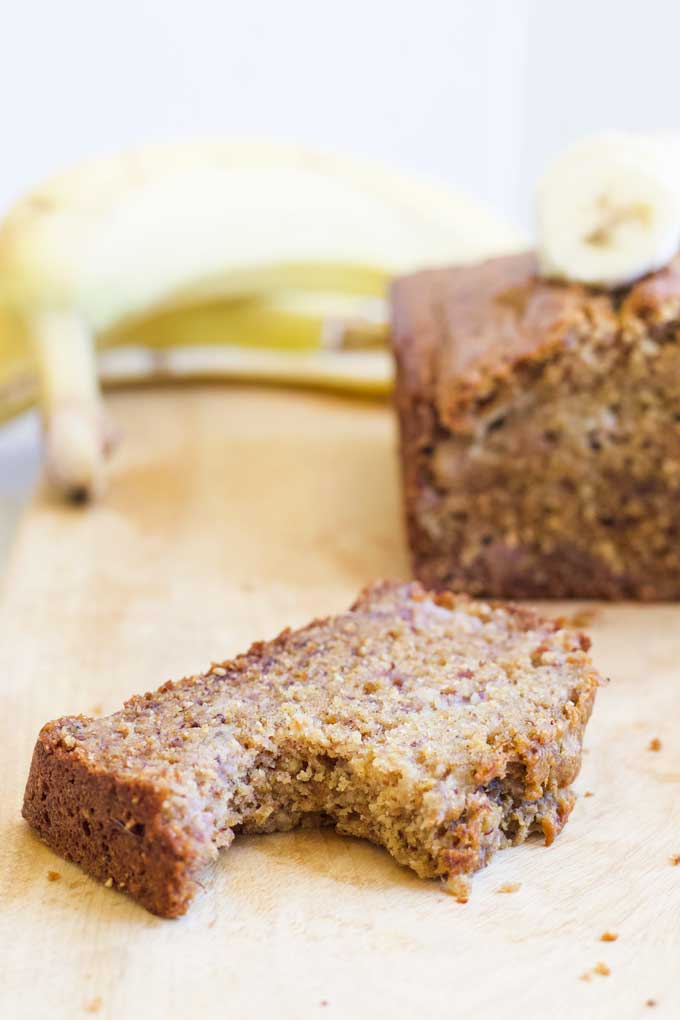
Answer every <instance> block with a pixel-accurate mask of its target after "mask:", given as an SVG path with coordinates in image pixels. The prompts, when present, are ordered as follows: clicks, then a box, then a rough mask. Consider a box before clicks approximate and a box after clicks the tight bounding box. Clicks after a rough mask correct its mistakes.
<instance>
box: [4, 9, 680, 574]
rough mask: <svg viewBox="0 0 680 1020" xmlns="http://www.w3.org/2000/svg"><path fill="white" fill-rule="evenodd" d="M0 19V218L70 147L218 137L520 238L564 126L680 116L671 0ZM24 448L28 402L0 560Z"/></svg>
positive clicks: (648, 122)
mask: <svg viewBox="0 0 680 1020" xmlns="http://www.w3.org/2000/svg"><path fill="white" fill-rule="evenodd" d="M0 15H2V16H1V17H0V139H1V141H0V214H1V213H2V211H3V210H4V209H5V208H7V206H8V205H9V204H10V203H11V201H12V200H13V199H14V198H15V197H16V196H17V195H19V194H20V193H21V192H22V191H24V190H25V189H26V188H27V187H29V186H30V185H31V184H33V183H35V182H37V181H39V180H40V179H41V178H43V177H45V176H49V175H50V174H52V173H53V172H54V171H55V170H57V169H60V168H61V167H63V166H65V165H67V164H68V163H71V162H74V161H76V160H78V159H80V158H81V157H83V156H88V155H92V154H94V153H100V152H107V151H113V150H116V149H119V148H122V147H125V146H129V145H134V144H137V143H140V142H144V141H148V140H159V141H160V140H170V139H189V138H192V137H201V136H203V137H205V136H224V137H227V138H231V137H241V138H259V139H268V138H277V139H285V140H293V141H298V142H303V143H307V144H308V145H318V146H321V147H323V148H326V149H335V150H339V151H347V152H349V153H353V154H355V155H365V156H370V157H373V158H379V159H383V160H385V161H387V162H389V163H392V164H395V165H396V166H399V167H401V168H402V169H405V170H412V171H416V172H420V173H423V174H426V175H428V176H430V177H434V178H438V179H440V180H442V181H444V182H446V183H448V184H449V185H450V186H451V187H453V188H457V189H459V190H460V191H463V192H467V193H469V194H471V195H474V196H476V197H477V198H481V199H484V200H486V201H487V202H488V203H489V204H490V205H492V206H494V207H495V208H496V209H497V211H498V212H499V213H500V214H504V215H505V216H506V217H507V218H509V219H511V220H514V221H515V222H516V223H518V224H519V225H520V226H521V227H523V228H524V229H525V230H526V232H527V233H529V234H530V232H531V224H532V195H533V189H534V184H535V181H536V178H537V176H538V175H539V174H540V172H541V168H542V167H543V166H544V165H545V162H546V160H547V158H549V156H550V155H551V154H553V153H554V152H556V151H558V150H559V149H560V148H561V147H563V146H564V145H565V144H566V143H567V142H568V141H570V140H571V139H573V138H575V137H578V135H580V134H582V133H583V132H585V131H589V130H597V129H602V128H610V127H618V128H626V127H628V128H671V129H672V128H674V127H675V128H678V129H680V113H679V112H678V107H679V101H678V81H677V80H678V77H679V76H680V75H679V72H678V65H679V64H680V57H679V56H678V52H679V50H680V42H679V40H680V2H676V0H236V2H234V0H222V2H220V0H193V2H186V0H13V2H12V0H0ZM37 460H38V426H37V422H36V420H35V418H34V417H33V416H31V417H29V418H25V419H23V420H22V421H20V422H16V423H11V424H10V425H8V426H5V427H4V428H2V429H0V561H1V559H2V555H1V554H2V550H3V546H4V545H5V544H6V541H7V536H8V534H9V531H8V524H7V522H8V521H9V519H11V518H13V517H14V515H15V513H16V510H17V509H18V507H19V506H20V504H21V502H22V501H23V498H24V494H25V493H26V492H27V491H28V488H29V485H30V482H31V480H32V478H33V477H34V474H35V471H36V467H37ZM3 523H4V525H5V526H4V527H3V526H2V525H3Z"/></svg>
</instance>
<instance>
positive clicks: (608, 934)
mask: <svg viewBox="0 0 680 1020" xmlns="http://www.w3.org/2000/svg"><path fill="white" fill-rule="evenodd" d="M618 937H619V936H618V935H617V934H616V932H613V931H603V932H602V934H601V935H600V942H616V940H617V939H618Z"/></svg>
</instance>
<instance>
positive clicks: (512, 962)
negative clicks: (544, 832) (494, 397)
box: [0, 388, 680, 1020]
mask: <svg viewBox="0 0 680 1020" xmlns="http://www.w3.org/2000/svg"><path fill="white" fill-rule="evenodd" d="M111 410H112V414H113V415H114V417H115V419H116V420H117V421H118V422H119V423H120V425H121V426H122V428H123V431H124V440H123V443H122V445H121V447H120V449H119V451H118V452H117V454H116V456H115V459H114V461H113V465H112V478H111V486H110V492H109V495H108V496H107V497H106V499H105V500H104V501H103V502H102V503H101V504H99V505H98V506H95V507H92V508H89V509H74V508H68V507H64V506H60V505H58V504H57V503H55V502H52V501H51V500H50V499H49V498H48V497H47V496H46V495H45V494H44V493H43V492H38V493H37V494H36V496H35V498H34V500H33V502H32V504H31V506H30V508H29V510H28V512H27V514H26V516H25V519H24V521H23V526H22V528H21V530H20V534H19V537H18V540H17V542H16V546H15V549H14V552H13V558H12V563H11V568H10V572H9V577H8V580H7V584H6V592H5V598H4V609H3V617H2V640H1V644H0V658H1V662H0V676H1V678H2V679H1V690H2V708H3V716H2V720H3V721H2V726H3V739H2V745H1V754H2V786H1V799H0V810H1V826H2V829H1V833H0V881H1V882H2V890H1V893H0V911H1V912H2V921H1V928H0V944H1V946H2V952H1V954H0V968H1V971H2V974H1V976H0V997H1V998H0V1014H1V1015H2V1016H3V1017H7V1018H12V1020H20V1018H24V1017H26V1018H31V1020H33V1018H36V1017H41V1016H47V1015H49V1016H50V1018H52V1020H60V1018H62V1017H64V1018H66V1017H68V1018H69V1020H76V1018H79V1017H84V1018H87V1017H98V1018H101V1020H105V1018H116V1020H118V1018H124V1020H136V1018H138V1017H139V1018H144V1020H154V1018H159V1020H161V1018H163V1020H172V1018H192V1017H218V1016H229V1017H237V1018H250V1017H282V1018H296V1020H297V1018H307V1017H322V1018H323V1017H342V1018H357V1020H362V1018H369V1017H370V1018H372V1020H378V1018H383V1017H384V1018H390V1020H394V1018H397V1017H399V1018H401V1017H404V1018H406V1017H424V1018H440V1017H441V1018H447V1020H449V1018H452V1017H474V1018H482V1020H484V1018H487V1017H488V1018H492V1017H493V1018H494V1020H496V1018H497V1017H498V1016H499V1015H502V1016H504V1017H508V1016H509V1017H515V1016H518V1017H519V1016H521V1017H523V1018H534V1017H536V1018H539V1017H550V1018H551V1020H553V1018H554V1020H559V1018H562V1017H564V1018H572V1017H574V1018H576V1017H578V1018H583V1017H585V1018H590V1017H596V1018H600V1017H602V1018H612V1020H613V1018H617V1020H619V1018H627V1017H647V1016H649V1017H664V1018H677V1017H679V1016H680V866H677V867H674V866H673V865H672V863H671V857H672V855H673V854H680V739H679V738H678V720H679V719H680V607H675V606H666V607H637V606H621V607H617V606H608V607H597V608H596V610H595V617H594V620H593V624H592V627H591V632H592V634H593V637H594V654H595V659H596V662H597V664H598V665H599V666H600V668H601V669H602V671H604V672H605V673H606V674H608V675H609V676H611V678H612V683H611V685H610V686H609V687H608V688H607V689H605V690H603V691H601V693H600V695H599V698H598V703H597V706H596V710H595V714H594V717H593V720H592V723H591V725H590V728H589V730H588V733H587V750H586V754H585V758H584V767H583V771H582V774H581V777H580V778H579V780H578V783H577V789H578V790H579V792H581V793H582V794H583V793H584V792H585V791H589V793H590V792H592V796H587V797H583V796H582V797H581V798H580V799H579V801H578V803H577V806H576V808H575V810H574V814H573V816H572V820H571V822H570V823H569V825H568V826H567V828H566V830H565V832H564V833H563V835H562V836H561V837H560V839H559V840H558V841H557V842H556V843H555V845H554V846H553V847H551V848H550V849H545V848H544V847H543V846H542V845H540V843H538V842H532V843H529V844H527V845H525V846H523V847H518V848H516V849H514V850H510V851H506V852H504V853H501V854H499V855H498V856H497V857H496V858H495V859H494V860H493V861H492V863H491V865H490V867H489V868H487V869H486V871H484V872H483V873H481V874H480V875H478V876H477V878H476V880H475V882H474V885H473V895H472V897H471V899H470V901H469V903H468V904H467V905H465V906H463V905H460V904H459V903H457V902H456V901H455V900H454V899H453V898H452V897H450V896H448V895H447V894H446V893H445V892H443V891H442V888H441V887H440V886H439V885H438V884H437V883H435V882H423V881H420V880H419V879H417V878H416V877H415V876H414V875H413V874H411V873H410V872H408V871H406V870H404V869H402V868H399V867H398V866H397V865H396V864H394V863H393V862H392V861H391V860H390V858H389V857H388V856H387V854H386V853H384V852H383V851H381V850H380V849H377V848H375V847H372V846H370V845H368V844H364V843H362V842H360V841H358V840H351V839H346V838H340V837H338V836H335V835H334V834H332V833H329V832H327V831H325V832H319V833H310V832H300V833H294V834H290V835H280V836H266V837H250V838H245V837H244V838H240V839H237V840H236V842H235V844H234V845H233V847H231V848H230V849H229V850H228V851H226V852H224V853H223V854H222V856H221V859H220V861H219V863H218V864H217V866H216V867H215V868H214V870H213V873H212V874H211V875H210V876H209V877H208V879H207V881H206V886H205V891H204V893H202V894H201V896H200V897H199V898H198V900H197V901H196V902H195V903H194V905H193V906H192V908H191V910H190V913H189V914H188V915H187V916H186V917H184V918H183V919H181V920H178V921H163V920H159V919H157V918H155V917H152V916H151V915H150V914H147V913H145V912H144V911H143V910H142V909H141V908H139V907H137V906H135V905H134V904H133V903H131V902H130V901H129V900H128V899H126V898H125V896H123V895H121V894H119V893H116V892H112V891H110V890H108V889H106V888H104V887H103V886H100V885H98V884H97V883H95V882H94V881H92V880H91V879H89V878H87V877H86V876H85V875H83V874H82V873H81V872H80V871H79V870H78V869H77V868H76V867H74V866H72V865H69V864H67V863H66V862H64V861H62V860H61V859H59V858H58V857H56V856H55V855H54V854H52V853H51V852H50V851H49V850H48V849H47V848H46V847H44V846H43V845H42V844H41V843H40V842H39V841H38V840H37V838H35V837H34V835H33V834H32V832H31V831H30V830H29V829H28V827H27V826H26V825H25V824H24V822H23V821H22V819H21V817H20V813H19V812H20V804H21V797H22V792H23V785H24V782H25V779H26V774H27V771H28V765H29V761H30V755H31V751H32V747H33V743H34V740H35V737H36V734H37V732H38V729H39V727H40V726H41V725H42V723H43V722H45V721H46V720H47V719H51V718H53V717H55V716H58V715H62V714H66V713H74V712H85V713H98V712H109V711H112V710H114V709H115V708H117V707H118V706H119V705H120V703H121V701H122V699H123V698H124V697H125V696H127V695H129V694H131V693H134V692H140V691H143V690H147V689H150V688H155V687H157V686H158V685H159V684H160V683H162V682H163V681H164V680H165V679H166V678H168V677H173V676H174V677H178V676H182V675H184V674H185V673H189V672H194V671H196V670H198V669H200V668H202V667H204V666H206V665H207V664H208V663H209V662H210V660H211V659H222V658H224V657H226V656H229V655H231V654H232V653H235V652H237V651H239V650H242V649H244V648H245V647H246V646H247V645H248V644H249V642H250V641H251V640H253V639H255V638H259V637H266V636H270V635H273V634H274V633H275V632H276V631H277V630H278V629H279V628H281V627H283V626H284V625H285V624H302V623H304V622H305V621H307V620H308V619H309V618H310V617H311V616H313V615H317V614H323V613H328V612H333V611H335V610H340V609H342V608H344V607H346V606H347V605H348V603H349V602H350V600H351V599H352V598H353V596H354V595H355V593H356V591H357V589H358V588H359V587H360V586H361V585H362V584H363V583H364V582H366V581H367V580H369V579H371V578H375V577H379V576H384V575H388V576H389V575H392V576H406V575H407V574H408V565H407V559H406V556H405V550H404V541H403V534H402V528H401V520H400V508H399V490H398V475H397V469H396V461H395V455H394V444H395V436H394V424H393V420H392V416H391V413H390V411H389V409H388V408H386V407H383V406H378V405H371V404H367V403H360V402H355V401H350V400H343V399H337V398H336V399H333V398H330V397H321V396H310V395H306V396H305V395H301V394H298V393H292V392H273V391H268V392H265V391H258V390H254V389H247V388H244V389H240V390H239V389H211V388H204V389H188V390H182V391H165V392H161V391H148V392H146V393H144V394H143V395H142V394H134V395H133V394H119V395H117V396H116V397H115V398H113V399H112V400H111ZM576 609H577V607H576V606H573V605H572V606H570V607H567V611H568V612H574V611H575V610H576ZM561 610H564V607H558V606H556V605H553V606H551V607H550V611H552V612H558V611H561ZM653 738H658V739H659V740H660V741H661V749H660V750H658V751H653V750H649V749H648V748H649V744H650V741H651V740H652V739H653ZM55 873H56V875H57V876H58V877H56V878H55ZM50 878H52V880H50ZM505 883H517V885H518V886H519V888H518V889H517V891H515V892H513V893H511V894H503V893H501V892H499V889H500V888H501V887H502V886H503V885H504V884H505ZM606 931H611V932H614V933H616V934H618V940H617V941H615V942H602V941H600V936H601V935H602V934H603V933H604V932H606ZM598 962H602V963H603V964H605V965H606V967H607V968H609V970H610V973H608V974H600V973H593V968H594V967H595V966H596V965H597V964H598ZM600 969H601V970H604V968H600ZM582 978H583V980H582ZM648 1000H649V1002H651V1001H652V1000H653V1001H654V1002H655V1003H656V1005H649V1004H647V1003H648Z"/></svg>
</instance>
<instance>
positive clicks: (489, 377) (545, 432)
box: [392, 254, 680, 600]
mask: <svg viewBox="0 0 680 1020" xmlns="http://www.w3.org/2000/svg"><path fill="white" fill-rule="evenodd" d="M392 306H393V343H394V350H395V354H396V361H397V385H396V401H397V407H398V412H399V418H400V425H401V452H402V464H403V478H404V488H405V503H406V517H407V524H408V531H409V537H410V544H411V549H412V555H413V564H414V572H415V574H416V576H417V577H419V578H420V579H421V580H422V581H423V582H424V583H425V584H427V585H428V586H429V587H432V588H437V587H448V588H453V589H454V590H465V591H468V592H470V593H471V594H473V595H485V596H494V597H495V596H498V597H509V598H538V597H541V598H544V597H545V598H553V597H559V598H568V597H583V598H611V599H618V598H633V599H644V600H653V599H677V598H680V525H679V524H678V514H677V504H678V499H679V498H680V256H679V257H678V258H676V259H675V260H674V261H673V262H672V263H671V264H670V265H669V266H668V267H667V268H666V269H664V270H662V271H660V272H658V273H655V274H653V275H651V276H648V277H647V278H645V279H643V280H641V281H640V282H639V283H637V284H635V286H633V287H631V288H629V289H627V290H625V291H620V292H617V293H605V292H597V291H594V290H591V289H588V288H586V287H583V286H579V285H575V284H564V283H551V282H549V281H546V280H542V279H540V278H539V277H538V275H537V267H536V261H535V258H534V256H533V255H531V254H523V255H511V256H506V257H502V258H497V259H492V260H490V261H487V262H484V263H481V264H477V265H470V266H463V267H459V268H454V269H445V270H434V271H426V272H422V273H417V274H415V275H413V276H410V277H405V278H403V279H401V280H398V281H397V282H396V284H395V286H394V288H393V293H392Z"/></svg>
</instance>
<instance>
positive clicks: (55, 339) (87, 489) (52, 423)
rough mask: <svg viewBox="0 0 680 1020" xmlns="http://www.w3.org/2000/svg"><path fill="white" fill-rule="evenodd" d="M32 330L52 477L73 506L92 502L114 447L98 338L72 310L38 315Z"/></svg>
mask: <svg viewBox="0 0 680 1020" xmlns="http://www.w3.org/2000/svg"><path fill="white" fill-rule="evenodd" d="M28 326H29V333H30V336H31V339H32V342H33V345H34V348H35V354H36V361H37V365H38V374H39V387H40V390H39V393H40V396H39V399H40V408H41V412H42V416H43V426H44V429H45V448H46V470H47V477H48V479H49V481H50V482H51V483H52V484H53V485H54V486H55V487H56V488H57V489H59V490H60V491H61V492H63V493H64V494H65V495H66V496H68V497H69V498H70V499H72V500H74V501H78V502H82V501H85V500H89V499H92V498H94V497H96V496H98V495H100V494H101V492H102V491H103V489H104V480H105V469H104V457H105V453H106V452H107V448H108V446H109V445H110V442H109V436H108V435H107V429H106V426H105V422H104V416H103V413H102V408H101V401H100V394H99V384H98V381H97V366H96V360H95V344H94V338H93V335H92V333H91V331H90V329H89V328H88V326H87V324H86V323H85V322H84V320H83V319H82V318H81V317H80V316H79V315H77V314H76V313H74V312H71V311H67V310H56V309H55V310H50V311H41V312H37V313H34V314H32V315H31V316H30V319H29V323H28Z"/></svg>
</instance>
